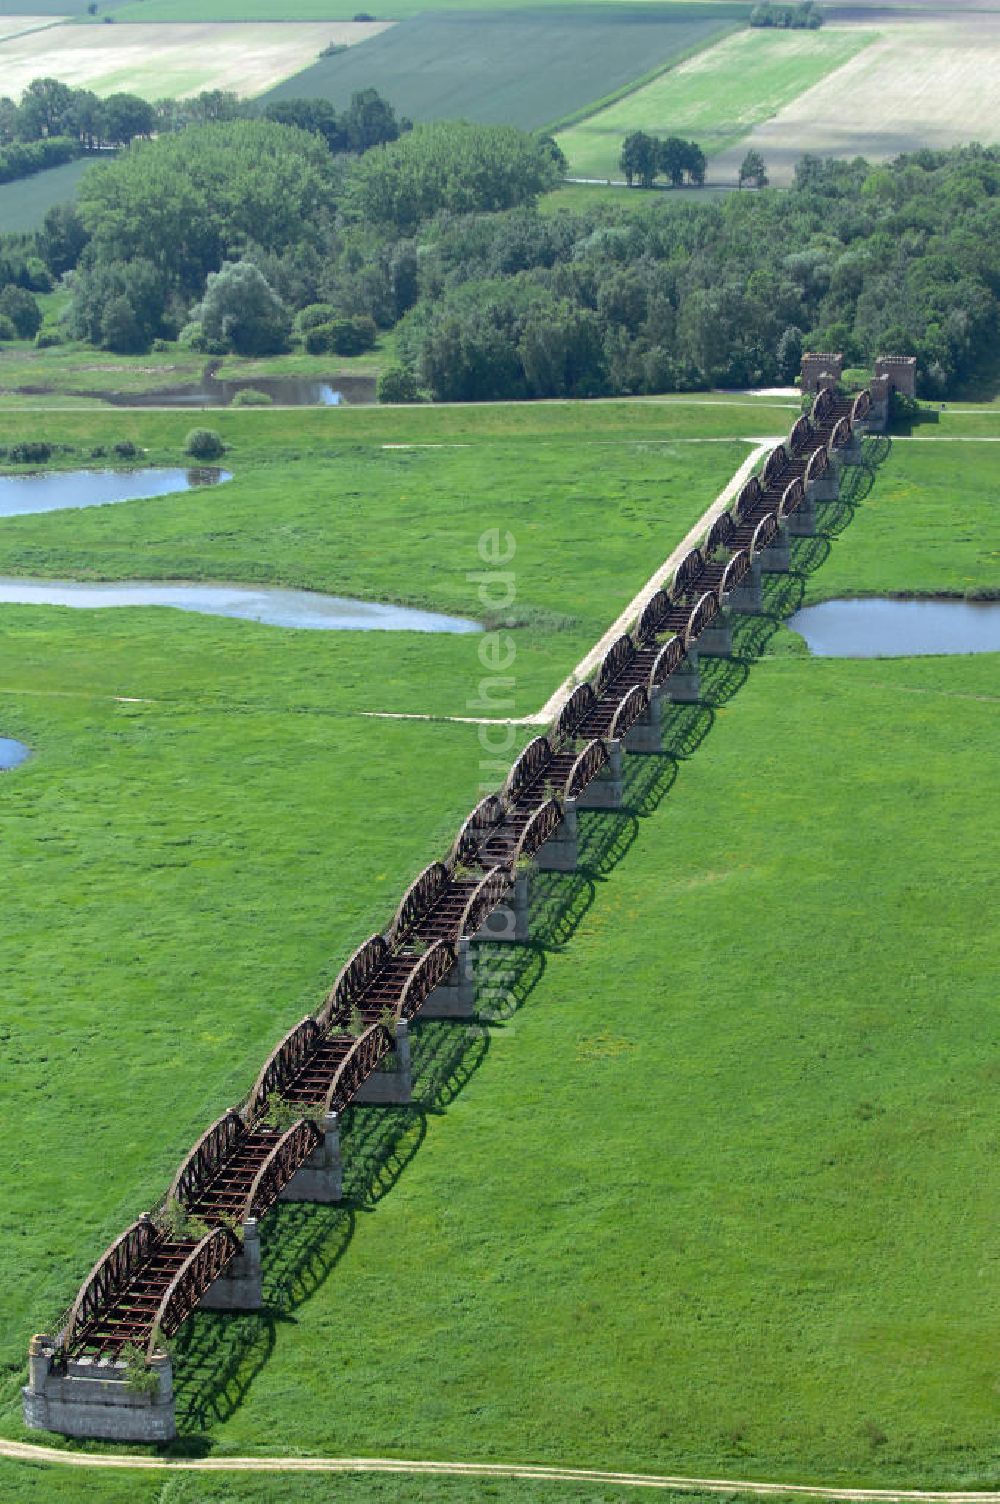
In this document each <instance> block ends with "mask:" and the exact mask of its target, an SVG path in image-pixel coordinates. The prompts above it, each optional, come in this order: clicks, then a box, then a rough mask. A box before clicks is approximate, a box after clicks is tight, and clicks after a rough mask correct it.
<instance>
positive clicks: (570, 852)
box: [535, 743, 627, 872]
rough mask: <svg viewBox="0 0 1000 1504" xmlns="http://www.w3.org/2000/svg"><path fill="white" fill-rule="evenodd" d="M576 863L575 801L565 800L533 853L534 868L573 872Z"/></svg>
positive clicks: (544, 870) (540, 870)
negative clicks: (555, 821)
mask: <svg viewBox="0 0 1000 1504" xmlns="http://www.w3.org/2000/svg"><path fill="white" fill-rule="evenodd" d="M626 745H627V743H626ZM576 863H577V829H576V800H575V799H565V800H564V801H563V817H562V819H561V820H560V822H559V824H558V825H557V826H556V828H555V830H554V831H553V832H552V834H551V835H550V836H549V839H548V840H547V841H546V842H545V845H544V846H542V847H540V848H539V850H538V851H537V852H536V853H535V866H536V867H537V868H538V870H539V872H575V871H576Z"/></svg>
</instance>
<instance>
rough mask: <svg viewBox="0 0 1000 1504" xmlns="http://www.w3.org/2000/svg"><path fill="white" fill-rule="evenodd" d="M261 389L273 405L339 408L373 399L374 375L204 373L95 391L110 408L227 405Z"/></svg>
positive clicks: (370, 401)
mask: <svg viewBox="0 0 1000 1504" xmlns="http://www.w3.org/2000/svg"><path fill="white" fill-rule="evenodd" d="M251 390H252V391H255V392H263V393H264V395H265V396H267V397H270V399H271V402H272V404H273V405H274V406H275V407H340V406H342V405H347V406H355V405H357V404H369V403H373V402H374V401H375V377H374V376H330V377H325V378H322V377H321V378H317V377H310V376H259V377H243V378H241V379H240V380H238V381H225V380H222V381H219V380H217V379H216V378H215V377H214V376H204V377H203V378H202V380H201V381H199V382H197V383H196V384H195V385H193V386H174V387H165V388H163V389H162V390H161V391H155V392H95V393H93V395H94V396H97V397H101V398H102V399H103V400H104V401H105V402H110V403H111V404H112V406H114V407H229V406H230V405H231V403H232V400H233V398H234V397H235V396H236V395H237V393H239V392H246V391H251Z"/></svg>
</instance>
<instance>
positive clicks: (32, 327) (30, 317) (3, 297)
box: [0, 282, 42, 339]
mask: <svg viewBox="0 0 1000 1504" xmlns="http://www.w3.org/2000/svg"><path fill="white" fill-rule="evenodd" d="M0 313H2V314H3V315H4V316H5V317H6V318H8V319H10V321H11V323H12V324H13V325H14V328H15V330H16V331H17V337H18V339H34V337H35V335H36V334H37V333H38V331H39V329H40V328H41V326H42V310H41V309H40V308H39V306H38V304H37V303H36V302H35V299H34V298H33V297H32V295H31V293H30V292H28V290H27V289H26V288H24V287H18V286H17V285H16V284H15V283H13V282H9V283H8V284H7V286H6V287H5V288H4V289H3V291H2V292H0Z"/></svg>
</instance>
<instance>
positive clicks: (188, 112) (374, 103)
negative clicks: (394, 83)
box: [0, 78, 411, 182]
mask: <svg viewBox="0 0 1000 1504" xmlns="http://www.w3.org/2000/svg"><path fill="white" fill-rule="evenodd" d="M258 118H262V119H265V120H274V121H276V122H278V123H279V124H283V125H296V126H299V127H300V128H301V129H302V130H307V131H310V132H312V133H313V134H316V135H320V136H322V138H323V140H324V141H325V143H326V146H327V148H328V149H329V150H330V151H331V152H334V153H341V154H354V155H360V154H361V153H362V152H365V151H367V150H368V149H369V148H370V147H372V146H378V145H381V144H383V143H385V142H388V141H395V140H397V139H398V137H399V136H400V135H401V134H402V133H403V132H405V131H408V130H410V129H411V122H410V121H409V120H407V119H405V118H403V119H401V120H399V119H397V118H396V112H395V110H394V109H393V108H392V106H391V105H390V104H388V103H387V102H386V100H384V99H382V98H381V96H380V95H379V94H378V92H377V91H376V90H375V89H363V90H359V91H358V92H357V93H355V94H354V95H353V96H352V98H351V103H350V105H349V106H348V108H347V109H345V110H341V111H339V112H338V111H336V110H334V107H333V105H332V104H330V102H329V101H328V100H326V99H284V100H274V101H272V102H271V103H269V104H263V105H262V104H259V103H258V102H256V101H254V100H248V99H241V98H240V96H239V95H238V94H234V93H232V92H230V91H229V90H226V89H208V90H205V91H203V92H202V93H201V94H198V95H196V96H195V97H194V98H192V99H160V100H157V101H156V102H155V103H153V104H150V103H149V102H148V101H147V100H145V99H140V98H139V96H138V95H137V94H123V93H119V94H110V95H108V96H107V97H106V98H104V99H101V98H99V97H98V96H97V95H96V94H95V93H94V92H93V91H92V90H91V89H83V88H79V89H77V88H73V87H71V86H70V85H69V84H64V83H62V82H61V81H60V80H59V79H57V78H36V79H33V80H32V82H31V83H30V84H28V86H27V88H26V89H25V91H24V93H23V95H22V96H21V101H20V103H19V104H17V103H15V101H14V100H13V99H11V98H9V97H7V96H3V97H0V182H9V181H11V180H12V179H14V178H19V177H26V176H28V175H29V174H30V173H33V172H39V171H41V170H42V169H43V168H45V167H52V166H56V165H58V164H59V163H61V162H67V161H70V160H71V159H72V158H74V157H79V156H83V155H84V154H85V153H87V152H99V151H108V150H114V149H119V148H121V147H124V146H128V145H129V144H130V143H131V142H132V141H136V140H148V139H149V138H150V137H152V136H160V135H165V134H167V133H170V132H175V131H180V130H184V129H186V128H187V127H188V126H191V125H209V124H218V123H219V122H222V121H235V120H252V119H258Z"/></svg>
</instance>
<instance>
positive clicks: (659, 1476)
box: [0, 1440, 1000, 1504]
mask: <svg viewBox="0 0 1000 1504" xmlns="http://www.w3.org/2000/svg"><path fill="white" fill-rule="evenodd" d="M0 1457H6V1458H8V1459H10V1460H11V1461H14V1462H33V1463H39V1462H50V1463H58V1464H61V1465H62V1466H64V1467H83V1468H112V1469H117V1470H119V1471H120V1470H122V1469H125V1470H129V1469H131V1470H135V1469H141V1470H143V1471H149V1470H154V1471H159V1472H170V1471H176V1472H198V1473H405V1474H409V1475H410V1476H411V1477H413V1476H416V1477H420V1476H425V1477H444V1478H527V1479H539V1480H541V1481H549V1482H552V1483H598V1484H605V1485H607V1484H617V1485H618V1486H619V1487H622V1488H655V1489H660V1490H665V1491H673V1492H678V1493H695V1492H701V1493H720V1494H721V1493H743V1494H752V1495H755V1496H757V1497H762V1498H794V1497H796V1496H797V1497H799V1498H806V1499H834V1500H844V1501H855V1504H892V1501H893V1500H896V1499H899V1500H902V1501H905V1504H911V1501H912V1504H925V1501H926V1504H1000V1493H975V1492H960V1491H950V1490H941V1491H935V1490H932V1489H906V1488H903V1489H891V1488H831V1487H826V1486H824V1485H822V1484H811V1483H758V1482H752V1481H749V1480H742V1479H734V1478H679V1477H673V1476H671V1475H670V1474H666V1473H615V1472H603V1471H601V1470H600V1469H598V1468H586V1467H545V1466H541V1465H538V1464H534V1463H517V1462H425V1461H412V1460H409V1459H405V1458H401V1457H198V1458H184V1459H181V1460H178V1461H176V1462H174V1461H167V1459H166V1458H163V1457H126V1456H121V1455H119V1454H117V1453H105V1454H103V1455H96V1454H92V1453H88V1452H63V1451H60V1450H58V1448H56V1447H43V1446H33V1445H31V1444H29V1443H28V1442H23V1441H2V1440H0Z"/></svg>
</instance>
